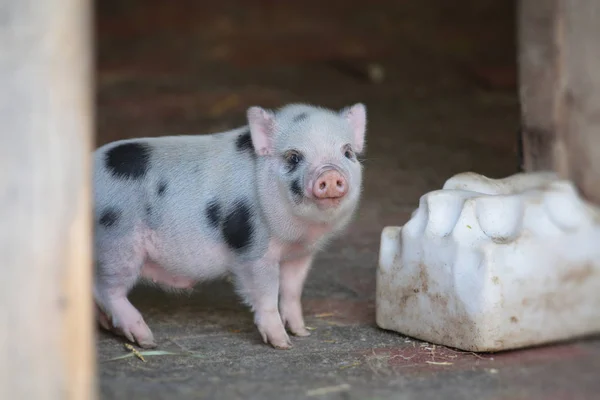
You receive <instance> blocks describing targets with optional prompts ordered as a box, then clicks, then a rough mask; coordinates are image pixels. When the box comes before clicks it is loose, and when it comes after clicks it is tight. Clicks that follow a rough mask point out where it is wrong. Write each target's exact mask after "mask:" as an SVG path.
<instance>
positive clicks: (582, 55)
mask: <svg viewBox="0 0 600 400" xmlns="http://www.w3.org/2000/svg"><path fill="white" fill-rule="evenodd" d="M557 31H558V32H559V34H558V37H559V40H558V46H559V47H560V49H561V51H560V53H559V67H558V68H559V70H560V71H561V76H560V79H559V82H558V96H559V103H558V106H557V111H556V113H557V116H558V123H557V128H558V129H557V135H558V141H557V146H556V160H555V169H556V170H557V171H558V173H559V174H560V175H561V176H562V177H565V178H569V179H571V180H572V181H573V182H574V183H575V184H576V185H577V187H578V188H579V191H580V193H581V194H582V196H583V197H584V198H586V199H587V200H589V201H591V202H593V203H595V204H597V205H600V42H599V41H598V40H599V38H600V2H599V1H597V0H561V9H560V10H559V19H558V27H557Z"/></svg>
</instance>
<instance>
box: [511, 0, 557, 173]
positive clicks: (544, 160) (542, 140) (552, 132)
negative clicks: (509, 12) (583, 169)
mask: <svg viewBox="0 0 600 400" xmlns="http://www.w3.org/2000/svg"><path fill="white" fill-rule="evenodd" d="M559 1H560V0H542V1H540V0H521V1H520V2H519V12H518V18H519V23H518V29H519V32H518V42H519V43H518V44H519V46H518V47H519V57H518V59H519V95H520V100H521V146H522V147H521V149H522V152H523V169H524V170H525V171H538V170H552V169H553V154H554V144H555V137H556V115H555V113H554V111H555V103H556V94H557V78H558V74H559V71H558V63H557V60H558V48H557V43H556V40H555V38H556V18H557V10H558V2H559Z"/></svg>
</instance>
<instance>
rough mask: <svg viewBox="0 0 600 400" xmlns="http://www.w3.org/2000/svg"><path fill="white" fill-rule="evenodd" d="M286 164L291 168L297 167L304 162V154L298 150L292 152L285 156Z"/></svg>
mask: <svg viewBox="0 0 600 400" xmlns="http://www.w3.org/2000/svg"><path fill="white" fill-rule="evenodd" d="M284 157H285V162H286V163H287V164H288V165H290V166H295V165H297V164H299V163H300V161H302V154H300V153H299V152H298V151H296V150H290V151H288V152H287V153H286V154H285V156H284Z"/></svg>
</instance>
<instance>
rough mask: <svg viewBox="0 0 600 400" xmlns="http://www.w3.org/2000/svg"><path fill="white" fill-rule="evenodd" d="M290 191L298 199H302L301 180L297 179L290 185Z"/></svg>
mask: <svg viewBox="0 0 600 400" xmlns="http://www.w3.org/2000/svg"><path fill="white" fill-rule="evenodd" d="M290 191H291V192H292V194H293V195H294V198H295V199H296V200H300V199H302V188H301V187H300V180H299V179H295V180H294V181H293V182H292V184H291V185H290Z"/></svg>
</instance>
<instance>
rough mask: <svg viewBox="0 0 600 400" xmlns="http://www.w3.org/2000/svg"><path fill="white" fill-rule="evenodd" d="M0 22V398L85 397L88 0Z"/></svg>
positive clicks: (89, 379)
mask: <svg viewBox="0 0 600 400" xmlns="http://www.w3.org/2000/svg"><path fill="white" fill-rule="evenodd" d="M0 21H1V23H0V90H1V91H2V93H1V94H0V121H1V125H0V271H1V274H2V276H1V277H0V317H1V320H0V324H1V328H0V360H2V361H0V399H7V400H8V399H11V400H12V399H14V400H17V399H36V400H40V399H49V400H50V399H52V400H53V399H73V400H75V399H77V400H87V399H94V398H95V393H96V388H95V378H94V375H95V357H94V354H95V349H94V343H93V333H94V325H93V314H92V310H93V309H92V305H93V303H92V299H91V277H92V274H91V273H92V266H91V196H90V195H91V186H90V172H91V168H90V167H91V151H92V129H93V126H92V125H93V104H92V101H93V97H92V96H93V93H92V88H93V80H92V78H93V77H92V68H93V64H92V46H91V45H92V35H91V32H92V26H93V25H92V23H91V22H92V21H91V3H90V1H89V0H44V1H34V0H12V1H10V0H5V1H3V2H2V4H1V5H0Z"/></svg>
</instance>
